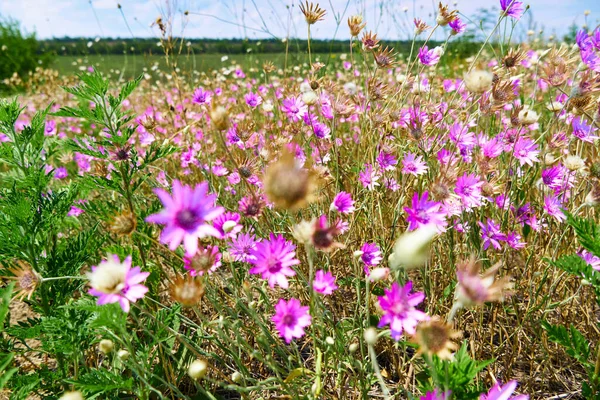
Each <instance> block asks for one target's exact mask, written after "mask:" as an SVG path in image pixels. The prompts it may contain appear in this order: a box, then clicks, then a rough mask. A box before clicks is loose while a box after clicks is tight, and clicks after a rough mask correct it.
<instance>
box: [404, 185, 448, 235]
mask: <svg viewBox="0 0 600 400" xmlns="http://www.w3.org/2000/svg"><path fill="white" fill-rule="evenodd" d="M428 197H429V192H427V191H425V192H423V196H422V197H421V198H419V193H418V192H415V194H414V195H413V199H412V207H404V211H406V213H407V214H408V217H406V222H408V229H409V230H411V231H412V230H415V229H418V228H420V227H422V226H425V225H429V224H433V225H435V227H436V228H438V230H443V229H444V227H445V226H446V217H445V214H444V213H443V212H442V211H441V207H442V205H441V204H440V203H438V202H436V201H428V200H427V199H428Z"/></svg>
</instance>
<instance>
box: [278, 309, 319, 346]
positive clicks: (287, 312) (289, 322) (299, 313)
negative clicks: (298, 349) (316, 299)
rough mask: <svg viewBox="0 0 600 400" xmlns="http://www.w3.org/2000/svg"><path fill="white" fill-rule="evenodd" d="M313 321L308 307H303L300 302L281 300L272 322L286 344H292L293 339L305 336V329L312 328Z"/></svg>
mask: <svg viewBox="0 0 600 400" xmlns="http://www.w3.org/2000/svg"><path fill="white" fill-rule="evenodd" d="M311 319H312V318H311V316H310V314H309V313H308V306H304V307H303V306H302V305H301V304H300V300H297V299H294V298H291V299H290V300H289V301H285V300H284V299H279V302H278V303H277V304H276V305H275V315H274V316H273V319H272V321H273V323H274V324H275V328H277V331H278V332H279V336H281V337H282V338H284V339H285V342H286V343H290V342H291V341H292V339H294V338H300V337H302V336H304V334H305V332H304V328H306V327H307V326H310V323H311Z"/></svg>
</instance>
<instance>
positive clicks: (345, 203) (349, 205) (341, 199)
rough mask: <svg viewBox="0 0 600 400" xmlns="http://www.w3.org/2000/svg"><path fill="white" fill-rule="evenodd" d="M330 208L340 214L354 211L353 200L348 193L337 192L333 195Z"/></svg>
mask: <svg viewBox="0 0 600 400" xmlns="http://www.w3.org/2000/svg"><path fill="white" fill-rule="evenodd" d="M330 209H331V210H335V211H337V212H339V213H341V214H351V213H352V212H354V200H352V196H351V195H350V193H347V192H339V193H338V194H336V195H335V197H334V199H333V202H332V203H331V207H330Z"/></svg>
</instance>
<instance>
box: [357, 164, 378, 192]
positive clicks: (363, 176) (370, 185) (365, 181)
mask: <svg viewBox="0 0 600 400" xmlns="http://www.w3.org/2000/svg"><path fill="white" fill-rule="evenodd" d="M379 178H381V175H380V174H379V172H377V171H376V170H375V169H373V167H372V166H371V164H365V168H364V170H363V171H361V172H360V173H359V174H358V180H359V181H360V183H361V184H362V185H363V186H364V187H366V188H367V189H369V190H374V189H375V187H376V186H379V182H377V181H378V180H379Z"/></svg>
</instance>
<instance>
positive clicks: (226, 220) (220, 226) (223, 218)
mask: <svg viewBox="0 0 600 400" xmlns="http://www.w3.org/2000/svg"><path fill="white" fill-rule="evenodd" d="M239 222H240V214H238V213H234V212H226V213H223V214H221V215H219V216H218V217H217V218H215V219H214V220H213V226H214V227H215V229H216V230H218V231H219V233H220V234H221V236H220V237H221V239H229V238H234V237H236V235H237V234H238V233H239V232H240V231H241V230H242V228H243V226H242V225H240V224H239Z"/></svg>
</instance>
